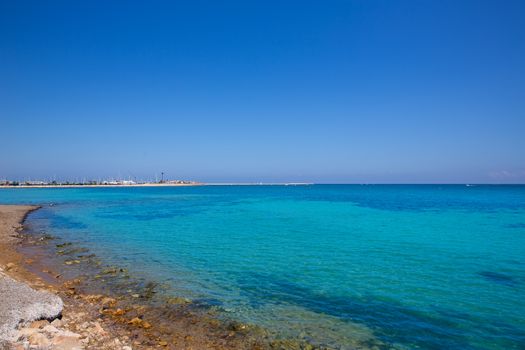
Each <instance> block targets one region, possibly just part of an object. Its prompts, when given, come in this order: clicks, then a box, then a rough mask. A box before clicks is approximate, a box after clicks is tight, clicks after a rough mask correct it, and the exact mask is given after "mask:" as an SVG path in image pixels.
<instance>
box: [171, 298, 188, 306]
mask: <svg viewBox="0 0 525 350" xmlns="http://www.w3.org/2000/svg"><path fill="white" fill-rule="evenodd" d="M166 302H167V303H168V304H170V305H185V304H190V303H191V300H190V299H187V298H182V297H171V298H168V299H167V300H166Z"/></svg>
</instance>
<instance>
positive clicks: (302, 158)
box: [0, 0, 525, 183]
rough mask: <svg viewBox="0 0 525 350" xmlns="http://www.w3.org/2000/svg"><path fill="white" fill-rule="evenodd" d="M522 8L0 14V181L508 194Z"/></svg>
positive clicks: (441, 4)
mask: <svg viewBox="0 0 525 350" xmlns="http://www.w3.org/2000/svg"><path fill="white" fill-rule="evenodd" d="M524 16H525V2H524V1H387V0H385V1H374V0H366V1H365V0H362V1H268V0H267V1H225V2H218V1H172V2H168V1H166V2H159V1H147V2H146V1H144V2H134V1H121V2H119V1H111V2H106V1H86V2H72V1H63V2H59V1H49V2H47V1H46V2H43V1H34V2H31V1H2V2H0V146H1V149H2V152H1V153H0V178H6V177H7V178H19V179H26V178H37V177H53V176H56V177H57V178H68V179H75V178H84V177H86V178H100V177H119V176H120V177H126V178H127V177H139V178H153V177H154V176H155V173H157V174H159V173H160V172H161V171H164V172H165V173H166V174H167V176H168V177H170V178H187V179H196V180H201V181H218V182H220V181H263V182H273V181H314V182H339V183H340V182H348V183H354V182H357V183H362V182H378V183H383V182H387V183H435V182H441V183H448V182H460V183H465V182H490V183H493V182H494V183H516V182H518V183H523V182H525V63H524V62H525V21H524V20H523V17H524Z"/></svg>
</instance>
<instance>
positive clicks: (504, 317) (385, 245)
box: [0, 185, 525, 349]
mask: <svg viewBox="0 0 525 350" xmlns="http://www.w3.org/2000/svg"><path fill="white" fill-rule="evenodd" d="M0 202H2V203H37V204H43V205H45V207H44V208H43V210H40V211H37V212H34V213H33V214H31V215H30V217H29V224H30V225H31V226H32V227H33V228H34V229H36V230H44V231H46V232H49V233H51V234H53V235H55V236H58V237H60V238H61V239H62V240H64V241H71V242H74V243H75V244H77V245H79V246H82V247H86V248H88V249H89V250H90V252H91V253H95V254H96V255H97V256H99V257H101V259H103V260H104V261H105V262H108V263H109V264H116V265H119V266H123V267H125V268H127V269H128V270H129V271H130V273H131V274H133V275H135V276H140V277H142V278H144V279H148V280H155V281H158V282H161V283H165V284H167V285H168V286H169V291H168V292H169V293H173V294H177V295H182V296H185V297H188V298H191V299H194V300H199V301H201V302H204V303H207V304H212V305H218V306H220V307H221V308H222V309H223V310H224V312H225V313H227V314H228V315H229V316H231V317H234V318H236V319H239V320H241V321H246V322H251V323H256V324H259V325H262V326H264V327H267V328H269V329H271V330H273V331H275V332H277V333H279V334H282V335H284V336H296V337H299V338H302V339H306V340H311V341H313V342H314V343H317V344H325V345H329V346H333V347H339V348H352V347H353V346H355V345H356V341H357V342H358V343H359V344H363V343H366V342H367V341H370V343H375V342H377V341H381V342H384V343H386V344H390V345H391V346H392V347H396V348H401V349H404V348H422V349H445V348H446V349H525V345H524V344H525V316H524V315H525V303H523V301H522V300H523V295H525V186H472V187H466V186H437V185H436V186H430V185H429V186H400V185H395V186H386V185H375V186H359V185H315V186H206V187H180V188H175V187H170V188H167V187H163V188H84V189H0ZM51 203H53V206H49V205H48V204H51Z"/></svg>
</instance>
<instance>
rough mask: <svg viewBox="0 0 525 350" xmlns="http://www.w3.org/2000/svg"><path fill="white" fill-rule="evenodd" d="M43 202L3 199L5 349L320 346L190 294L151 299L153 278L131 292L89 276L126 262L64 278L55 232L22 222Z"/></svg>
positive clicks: (0, 284)
mask: <svg viewBox="0 0 525 350" xmlns="http://www.w3.org/2000/svg"><path fill="white" fill-rule="evenodd" d="M39 208H40V207H38V206H22V205H0V250H1V251H2V254H1V255H0V314H1V315H2V317H1V318H0V349H2V350H4V349H6V350H7V349H9V350H11V349H16V350H22V349H38V350H51V349H62V350H76V349H115V350H117V349H121V350H130V349H152V348H160V349H313V347H312V346H311V345H310V344H305V343H301V342H296V341H294V340H275V339H271V338H270V337H269V336H268V334H266V333H265V331H264V330H263V329H261V328H258V327H254V326H250V325H245V324H242V323H238V322H235V321H224V320H219V319H218V318H217V317H216V311H214V310H212V309H209V310H208V309H206V308H204V309H203V307H202V306H198V305H192V302H191V301H190V300H187V299H184V298H178V297H170V298H166V299H163V301H162V303H159V302H157V303H148V302H147V301H148V300H149V299H150V298H151V297H152V296H153V295H154V293H156V292H155V291H154V288H155V286H152V285H147V286H145V287H144V288H142V289H136V290H134V291H131V290H129V291H128V292H129V294H123V293H120V294H118V293H117V294H115V293H107V294H104V293H93V288H88V287H89V285H90V282H89V281H90V280H93V279H96V280H98V281H100V283H101V284H103V283H104V281H108V280H110V279H111V278H115V279H118V275H119V273H121V272H122V270H120V269H118V268H115V267H113V268H108V267H105V268H104V269H101V270H100V272H99V274H97V275H96V276H89V277H88V276H86V275H82V274H79V275H78V276H75V278H65V277H64V271H60V268H58V267H57V265H52V266H49V265H46V260H45V258H46V254H48V253H49V250H48V251H46V250H42V249H40V247H42V245H43V244H45V245H48V240H52V239H53V238H52V237H51V236H50V235H48V234H41V235H36V236H35V235H31V234H26V233H25V232H24V226H23V222H24V220H25V218H26V217H27V215H28V214H29V213H30V212H31V211H34V210H37V209H39ZM63 245H64V244H58V245H57V246H59V247H60V248H62V246H63ZM52 246H53V247H55V245H54V244H53V245H52ZM65 246H66V247H70V246H69V244H65ZM57 249H58V248H57ZM63 251H64V250H63V249H62V250H58V253H59V254H63ZM79 251H81V250H75V249H70V252H71V253H73V252H75V253H78V252H79ZM28 252H29V253H28ZM66 253H67V252H66ZM77 258H78V259H79V260H77ZM77 258H75V259H72V260H66V261H65V264H64V265H65V267H66V268H71V265H74V266H75V267H77V270H78V271H83V267H82V264H81V263H82V262H83V263H85V264H86V265H87V262H86V260H85V259H84V256H83V255H78V254H77ZM84 272H85V271H84ZM101 276H104V279H101V278H100V277H101ZM88 290H89V292H88Z"/></svg>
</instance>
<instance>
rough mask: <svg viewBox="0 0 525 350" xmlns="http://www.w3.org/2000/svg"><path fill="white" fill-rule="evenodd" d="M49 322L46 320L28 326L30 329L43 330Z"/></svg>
mask: <svg viewBox="0 0 525 350" xmlns="http://www.w3.org/2000/svg"><path fill="white" fill-rule="evenodd" d="M48 324H49V322H47V320H39V321H33V322H31V324H30V325H29V327H31V328H43V327H44V326H47V325H48Z"/></svg>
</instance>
